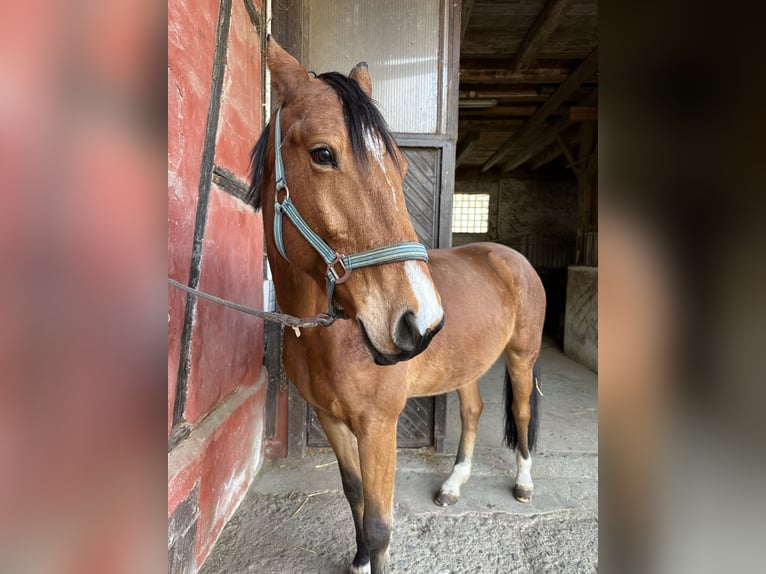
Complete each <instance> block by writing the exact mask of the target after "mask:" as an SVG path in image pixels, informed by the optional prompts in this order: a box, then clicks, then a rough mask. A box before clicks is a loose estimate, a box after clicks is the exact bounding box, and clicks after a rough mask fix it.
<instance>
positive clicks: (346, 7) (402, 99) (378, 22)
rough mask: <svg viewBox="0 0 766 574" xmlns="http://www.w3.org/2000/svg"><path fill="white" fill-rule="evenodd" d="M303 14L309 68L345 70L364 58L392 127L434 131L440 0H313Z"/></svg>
mask: <svg viewBox="0 0 766 574" xmlns="http://www.w3.org/2000/svg"><path fill="white" fill-rule="evenodd" d="M307 12H308V14H307V18H306V20H307V22H306V23H307V25H308V38H307V40H308V42H307V43H306V44H304V48H305V52H304V54H305V56H306V57H305V60H306V61H305V62H304V64H305V65H306V67H307V68H308V69H310V70H313V71H314V72H316V73H321V72H328V71H338V72H343V73H344V74H348V73H349V72H350V71H351V69H352V68H353V67H354V66H355V65H356V64H357V63H358V62H360V61H362V60H364V61H366V62H367V64H368V66H369V69H370V76H371V77H372V96H373V98H374V99H375V100H376V101H377V102H378V104H379V105H380V109H381V111H382V112H383V116H384V117H385V118H386V121H387V122H388V125H389V127H390V128H391V130H392V131H395V132H406V133H435V132H436V130H437V102H438V99H439V0H417V1H415V0H404V1H403V0H396V1H393V0H387V1H383V0H378V1H368V2H359V1H358V0H356V1H355V0H334V1H333V2H326V1H324V2H323V1H321V0H314V1H313V2H311V3H310V6H309V9H308V11H307ZM304 41H305V39H304Z"/></svg>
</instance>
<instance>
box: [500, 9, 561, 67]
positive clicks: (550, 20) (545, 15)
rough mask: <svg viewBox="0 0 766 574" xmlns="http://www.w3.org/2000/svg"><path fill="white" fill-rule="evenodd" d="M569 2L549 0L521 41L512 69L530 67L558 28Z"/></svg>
mask: <svg viewBox="0 0 766 574" xmlns="http://www.w3.org/2000/svg"><path fill="white" fill-rule="evenodd" d="M569 2H570V0H548V2H547V3H546V4H545V7H544V8H543V10H542V12H540V14H539V15H538V17H537V19H536V20H535V23H534V24H532V27H531V28H530V29H529V31H528V32H527V35H526V36H525V37H524V40H523V41H522V42H521V47H520V48H519V51H518V52H517V53H516V58H515V59H514V61H513V65H512V66H511V69H513V70H523V69H525V68H528V67H530V64H531V63H532V62H533V61H534V59H535V55H537V52H539V51H540V48H542V46H543V44H545V42H546V40H548V38H549V37H550V35H551V34H552V33H553V31H554V30H555V29H556V28H558V25H559V23H560V22H561V18H562V17H563V16H564V13H565V12H566V10H567V8H568V7H569Z"/></svg>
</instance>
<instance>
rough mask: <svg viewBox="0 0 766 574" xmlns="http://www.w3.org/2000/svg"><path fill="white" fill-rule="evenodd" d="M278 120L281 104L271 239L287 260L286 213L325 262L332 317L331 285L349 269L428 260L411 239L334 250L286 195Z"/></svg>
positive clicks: (346, 275)
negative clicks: (355, 250)
mask: <svg viewBox="0 0 766 574" xmlns="http://www.w3.org/2000/svg"><path fill="white" fill-rule="evenodd" d="M281 120H282V107H281V106H280V107H279V108H278V109H277V118H276V121H275V126H274V127H275V131H274V163H275V165H276V168H275V169H276V180H277V186H276V187H277V189H276V194H275V198H274V241H275V243H276V246H277V250H278V251H279V253H280V254H281V255H282V257H284V258H285V260H287V261H289V259H288V257H287V253H286V251H285V244H284V240H283V238H282V215H283V214H284V215H287V217H288V219H290V221H292V222H293V224H294V225H295V227H296V228H297V229H298V231H299V232H300V233H301V235H303V237H305V238H306V241H308V242H309V244H310V245H311V246H312V247H313V248H314V249H315V250H316V251H317V252H318V253H319V255H320V256H321V257H322V259H323V260H324V262H325V263H326V264H327V271H326V272H325V279H326V281H327V305H328V307H329V314H330V316H331V317H333V318H338V317H340V316H342V314H343V311H342V310H341V309H337V308H336V307H335V305H334V304H333V300H332V297H333V293H334V292H335V286H336V285H340V284H341V283H345V282H346V281H348V278H349V276H350V275H351V271H353V270H354V269H359V268H361V267H369V266H371V265H382V264H384V263H396V262H398V261H407V260H409V259H418V260H420V261H426V262H427V261H428V252H427V251H426V248H425V246H424V245H423V244H422V243H418V242H415V241H402V242H399V243H393V244H391V245H386V246H385V247H375V248H373V249H368V250H367V251H361V252H359V253H355V254H353V255H344V254H342V253H338V252H337V251H335V250H334V249H333V248H332V247H330V246H329V245H327V243H325V241H324V240H323V239H322V238H321V237H319V235H317V234H316V232H315V231H314V230H313V229H311V227H309V224H308V223H306V220H305V219H303V217H301V214H300V213H298V209H297V208H296V207H295V205H294V204H293V202H292V200H291V199H290V190H289V189H288V187H287V180H286V179H285V166H284V164H283V163H282V130H281V128H280V124H281ZM282 190H284V192H285V197H284V199H283V200H282V203H280V202H279V193H280V192H281V191H282Z"/></svg>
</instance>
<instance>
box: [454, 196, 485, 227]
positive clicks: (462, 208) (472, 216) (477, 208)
mask: <svg viewBox="0 0 766 574" xmlns="http://www.w3.org/2000/svg"><path fill="white" fill-rule="evenodd" d="M488 225H489V194H488V193H456V194H455V195H454V197H453V201H452V233H486V232H487V229H488Z"/></svg>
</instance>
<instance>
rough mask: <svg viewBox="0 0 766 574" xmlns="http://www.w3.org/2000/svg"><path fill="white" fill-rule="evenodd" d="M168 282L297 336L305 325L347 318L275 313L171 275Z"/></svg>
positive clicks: (321, 324)
mask: <svg viewBox="0 0 766 574" xmlns="http://www.w3.org/2000/svg"><path fill="white" fill-rule="evenodd" d="M168 283H170V284H171V285H172V286H173V287H176V288H178V289H181V290H182V291H186V292H187V293H191V294H192V295H196V296H197V297H200V298H202V299H207V300H208V301H212V302H213V303H219V304H221V305H223V306H225V307H229V308H231V309H235V310H236V311H241V312H242V313H247V314H248V315H255V316H256V317H260V318H261V319H263V320H264V321H271V322H272V323H280V324H282V325H284V326H286V327H290V328H291V329H292V330H293V331H295V336H296V337H300V336H301V328H303V327H320V326H321V327H329V326H330V325H332V324H333V323H334V322H335V320H336V319H345V317H344V316H337V317H333V316H331V315H329V314H327V313H319V314H318V315H314V316H312V317H305V318H300V317H295V316H293V315H288V314H286V313H274V312H271V311H261V310H259V309H254V308H253V307H248V306H247V305H241V304H239V303H232V302H231V301H227V300H226V299H221V298H220V297H216V296H215V295H210V294H209V293H205V292H204V291H200V290H199V289H195V288H194V287H189V286H188V285H184V284H183V283H179V282H178V281H176V280H175V279H171V278H170V277H168Z"/></svg>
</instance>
